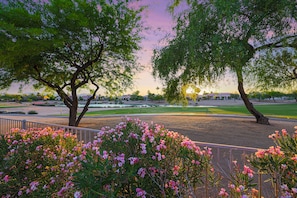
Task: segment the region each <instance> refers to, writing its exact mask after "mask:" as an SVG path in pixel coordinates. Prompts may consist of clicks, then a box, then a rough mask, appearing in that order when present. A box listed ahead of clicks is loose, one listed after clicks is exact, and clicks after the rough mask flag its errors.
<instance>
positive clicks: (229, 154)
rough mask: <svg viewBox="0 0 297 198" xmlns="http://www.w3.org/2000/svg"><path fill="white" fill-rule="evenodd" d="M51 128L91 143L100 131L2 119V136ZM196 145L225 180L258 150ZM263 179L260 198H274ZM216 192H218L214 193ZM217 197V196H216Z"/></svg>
mask: <svg viewBox="0 0 297 198" xmlns="http://www.w3.org/2000/svg"><path fill="white" fill-rule="evenodd" d="M45 127H51V128H53V129H54V130H58V129H63V130H64V131H65V132H69V133H72V134H76V135H77V138H78V140H79V141H83V142H90V141H93V140H94V136H95V135H96V134H97V133H98V132H99V131H100V130H95V129H90V128H82V127H71V126H65V125H58V124H48V123H39V122H31V121H27V120H14V119H6V118H0V134H5V133H7V132H10V131H11V129H12V128H20V129H29V128H45ZM195 143H196V144H197V145H198V146H200V147H209V148H211V149H212V152H213V156H214V158H213V161H212V162H213V165H214V168H215V169H216V171H218V172H220V173H221V174H222V175H223V176H224V177H225V178H228V177H229V176H230V172H232V162H233V160H236V161H238V163H239V164H241V165H243V164H246V163H247V161H246V158H245V156H246V155H247V154H251V153H254V152H255V151H257V149H258V148H252V147H244V146H235V145H226V144H215V143H207V142H199V141H195ZM263 177H264V178H265V177H267V176H265V175H262V174H260V175H259V176H258V179H256V182H257V186H258V188H259V189H262V190H261V191H260V194H259V197H261V196H264V197H274V196H273V195H272V194H271V192H274V190H275V189H273V188H272V187H271V185H268V184H267V183H265V184H264V183H263V182H262V181H263V180H264V179H263ZM225 184H226V188H227V184H228V179H226V182H225ZM214 192H216V191H214ZM216 195H217V194H216ZM216 195H215V194H213V195H212V194H211V192H210V193H209V194H206V195H205V197H216ZM275 197H276V196H275Z"/></svg>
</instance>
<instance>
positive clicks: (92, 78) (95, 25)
mask: <svg viewBox="0 0 297 198" xmlns="http://www.w3.org/2000/svg"><path fill="white" fill-rule="evenodd" d="M131 2H133V0H126V1H112V0H89V1H85V0H72V1H64V0H48V1H42V0H40V1H38V0H10V1H7V2H5V1H1V4H0V26H1V30H0V74H1V75H0V88H1V89H4V88H7V87H9V86H10V85H11V83H12V82H17V83H33V84H34V86H35V87H37V88H41V87H47V88H50V89H51V90H54V91H55V92H57V94H58V95H59V96H60V97H61V99H62V100H63V102H64V104H65V105H66V106H67V107H68V108H69V125H71V126H78V124H79V122H80V120H81V119H82V117H83V116H84V114H85V113H86V112H87V111H88V106H89V104H90V102H91V101H92V100H93V99H94V98H95V95H96V93H97V92H98V90H99V88H100V89H103V90H105V91H107V92H108V93H118V92H119V91H120V90H123V89H124V88H126V87H127V86H129V85H131V82H132V76H133V74H134V73H135V72H136V71H137V68H140V67H139V65H137V64H136V56H135V53H134V52H135V51H136V50H138V49H139V41H140V39H141V37H140V34H139V33H140V31H141V30H142V28H143V27H142V24H141V16H140V13H141V12H142V10H143V8H142V7H138V8H137V7H135V6H133V5H132V4H131ZM81 89H87V90H89V91H90V93H91V97H89V98H88V100H87V102H86V104H85V106H84V108H83V110H82V112H81V113H80V114H78V110H77V109H78V91H79V90H81Z"/></svg>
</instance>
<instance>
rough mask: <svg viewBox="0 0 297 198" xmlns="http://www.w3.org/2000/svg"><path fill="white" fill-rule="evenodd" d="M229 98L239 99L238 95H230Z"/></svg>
mask: <svg viewBox="0 0 297 198" xmlns="http://www.w3.org/2000/svg"><path fill="white" fill-rule="evenodd" d="M230 98H232V99H239V98H240V97H239V94H234V93H233V94H230Z"/></svg>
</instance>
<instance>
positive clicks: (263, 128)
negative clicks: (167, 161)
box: [1, 115, 297, 148]
mask: <svg viewBox="0 0 297 198" xmlns="http://www.w3.org/2000/svg"><path fill="white" fill-rule="evenodd" d="M1 117H4V116H1ZM5 117H6V118H10V119H26V120H28V121H35V122H42V123H54V124H63V125H67V123H68V118H65V117H53V116H38V115H36V116H30V115H24V116H20V115H18V116H17V115H7V116H5ZM129 117H131V118H139V119H140V120H142V121H145V122H149V123H150V122H153V123H156V124H161V125H164V126H165V127H166V128H168V129H169V130H172V131H176V132H179V133H181V134H183V135H185V136H188V137H189V138H190V139H192V140H194V141H201V142H210V143H220V144H230V145H237V146H248V147H255V148H267V147H269V146H271V145H273V141H272V140H270V139H269V138H268V135H270V134H272V133H274V132H275V131H276V130H281V129H287V130H288V132H289V133H293V132H294V126H297V120H280V119H270V125H262V124H257V123H256V122H255V119H254V118H252V117H232V116H206V115H131V116H129ZM123 118H124V117H123V116H105V117H84V118H83V119H82V121H81V123H80V127H84V128H93V129H100V128H102V127H103V126H111V127H114V126H115V125H116V124H117V123H119V122H121V121H122V120H123Z"/></svg>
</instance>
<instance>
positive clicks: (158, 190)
mask: <svg viewBox="0 0 297 198" xmlns="http://www.w3.org/2000/svg"><path fill="white" fill-rule="evenodd" d="M211 158H212V153H211V149H210V148H204V149H202V148H200V147H198V146H197V145H196V144H195V143H194V142H193V141H191V140H190V139H188V138H187V137H184V136H182V135H180V134H178V133H176V132H172V131H168V130H167V129H165V128H164V127H163V126H161V125H157V124H155V125H149V124H148V123H146V122H142V121H140V120H138V119H135V120H132V119H129V118H127V120H126V121H124V122H121V123H120V124H118V125H117V126H116V127H115V128H108V127H105V128H103V129H102V130H101V132H100V133H98V135H97V137H96V138H95V140H94V141H93V142H92V143H88V144H86V145H84V146H83V149H82V155H81V156H80V157H79V159H81V163H82V168H81V169H80V170H79V171H78V172H77V173H75V180H74V182H75V184H76V185H77V186H78V188H79V190H80V192H81V193H82V194H83V195H84V196H86V197H96V196H99V197H191V196H193V197H195V196H194V194H195V193H197V190H198V189H199V187H201V188H204V187H205V183H206V182H207V183H208V184H209V186H211V185H215V182H216V181H217V180H216V179H217V178H216V176H215V173H214V171H213V168H212V164H211Z"/></svg>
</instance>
